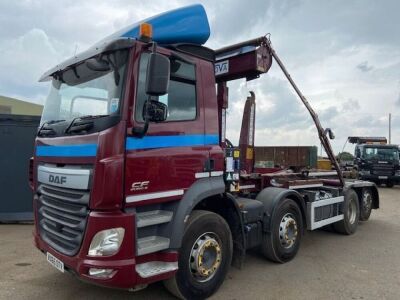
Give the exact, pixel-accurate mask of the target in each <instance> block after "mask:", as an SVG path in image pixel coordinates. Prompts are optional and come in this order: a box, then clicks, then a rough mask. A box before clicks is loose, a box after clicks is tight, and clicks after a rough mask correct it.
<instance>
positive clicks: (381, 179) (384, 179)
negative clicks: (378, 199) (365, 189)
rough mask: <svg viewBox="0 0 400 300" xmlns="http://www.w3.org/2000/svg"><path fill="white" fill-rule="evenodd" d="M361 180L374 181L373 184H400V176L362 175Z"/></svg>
mask: <svg viewBox="0 0 400 300" xmlns="http://www.w3.org/2000/svg"><path fill="white" fill-rule="evenodd" d="M360 179H362V180H367V181H373V182H387V181H390V182H393V183H400V176H396V175H392V176H386V175H378V174H367V175H360Z"/></svg>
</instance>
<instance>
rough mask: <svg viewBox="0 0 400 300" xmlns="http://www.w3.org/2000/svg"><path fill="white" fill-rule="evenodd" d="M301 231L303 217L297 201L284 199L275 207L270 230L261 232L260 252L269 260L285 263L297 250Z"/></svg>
mask: <svg viewBox="0 0 400 300" xmlns="http://www.w3.org/2000/svg"><path fill="white" fill-rule="evenodd" d="M302 233H303V219H302V216H301V211H300V208H299V206H298V205H297V203H296V202H295V201H293V200H291V199H284V200H283V201H281V202H280V203H279V204H278V205H277V207H276V208H275V213H274V214H273V216H272V224H271V232H267V233H264V234H263V240H262V244H261V253H262V254H263V255H264V256H265V257H266V258H267V259H269V260H271V261H274V262H277V263H285V262H288V261H290V260H292V259H293V258H294V257H295V256H296V254H297V251H298V250H299V247H300V242H301V236H302Z"/></svg>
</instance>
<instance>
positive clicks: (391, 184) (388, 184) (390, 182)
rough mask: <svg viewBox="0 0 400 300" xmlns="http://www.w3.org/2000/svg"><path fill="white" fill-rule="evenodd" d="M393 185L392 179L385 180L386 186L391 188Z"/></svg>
mask: <svg viewBox="0 0 400 300" xmlns="http://www.w3.org/2000/svg"><path fill="white" fill-rule="evenodd" d="M393 186H394V183H393V181H387V182H386V187H388V188H392V187H393Z"/></svg>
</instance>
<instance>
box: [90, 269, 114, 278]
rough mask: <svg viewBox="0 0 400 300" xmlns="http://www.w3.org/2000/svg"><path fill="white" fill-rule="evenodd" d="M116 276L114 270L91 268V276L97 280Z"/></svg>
mask: <svg viewBox="0 0 400 300" xmlns="http://www.w3.org/2000/svg"><path fill="white" fill-rule="evenodd" d="M114 274H115V271H114V269H97V268H90V269H89V275H90V276H93V277H97V278H111V277H113V276H114Z"/></svg>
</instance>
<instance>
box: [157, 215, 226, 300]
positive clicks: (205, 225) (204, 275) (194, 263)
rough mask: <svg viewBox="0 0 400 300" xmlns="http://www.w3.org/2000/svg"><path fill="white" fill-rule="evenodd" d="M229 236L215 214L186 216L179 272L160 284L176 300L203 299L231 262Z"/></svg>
mask: <svg viewBox="0 0 400 300" xmlns="http://www.w3.org/2000/svg"><path fill="white" fill-rule="evenodd" d="M232 253H233V243H232V234H231V231H230V229H229V226H228V224H227V223H226V221H225V220H224V219H223V218H222V217H221V216H219V215H217V214H215V213H213V212H209V211H204V210H195V211H193V212H192V214H191V215H190V217H189V220H188V223H187V225H186V228H185V232H184V235H183V239H182V247H181V249H180V253H179V261H178V265H179V269H178V272H177V273H176V274H175V276H174V277H172V278H171V279H168V280H166V281H164V285H165V287H166V288H167V289H168V290H169V291H170V292H171V293H172V294H173V295H175V296H176V297H178V298H180V299H205V298H207V297H210V296H211V295H212V294H214V293H215V292H216V291H217V290H218V288H219V287H220V286H221V284H222V282H223V281H224V279H225V276H226V274H227V272H228V269H229V266H230V265H231V261H232Z"/></svg>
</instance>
